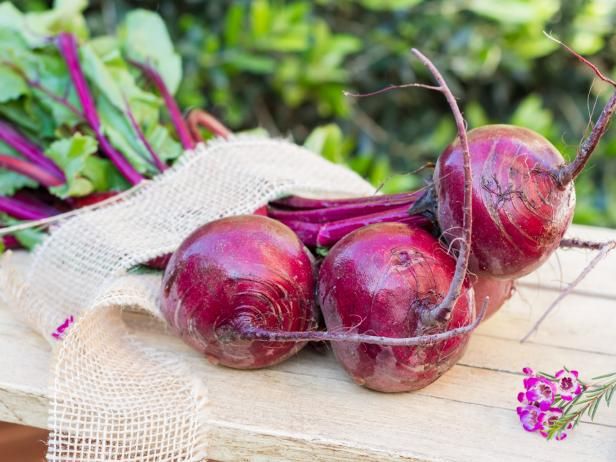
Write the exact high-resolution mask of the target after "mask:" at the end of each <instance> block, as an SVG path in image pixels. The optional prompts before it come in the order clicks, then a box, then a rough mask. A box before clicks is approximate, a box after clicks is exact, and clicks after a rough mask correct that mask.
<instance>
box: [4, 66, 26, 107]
mask: <svg viewBox="0 0 616 462" xmlns="http://www.w3.org/2000/svg"><path fill="white" fill-rule="evenodd" d="M28 93H29V90H28V87H27V85H26V82H24V80H23V78H22V77H21V76H20V75H19V74H17V73H16V72H15V71H14V70H13V69H11V68H9V67H8V66H2V65H0V103H6V102H7V101H10V100H13V99H17V98H19V97H20V96H22V95H27V94H28Z"/></svg>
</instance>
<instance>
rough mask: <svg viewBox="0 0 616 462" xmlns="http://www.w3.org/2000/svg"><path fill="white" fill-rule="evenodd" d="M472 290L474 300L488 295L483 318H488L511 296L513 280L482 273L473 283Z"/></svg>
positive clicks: (513, 285) (513, 288) (513, 286)
mask: <svg viewBox="0 0 616 462" xmlns="http://www.w3.org/2000/svg"><path fill="white" fill-rule="evenodd" d="M473 290H474V291H475V300H484V299H485V298H486V297H489V298H488V300H489V301H488V307H487V309H486V316H485V319H488V318H489V317H490V316H492V315H493V314H494V313H496V312H497V311H498V310H499V309H500V308H501V307H502V306H503V305H504V304H505V302H506V301H507V300H509V299H510V298H511V296H512V295H513V291H514V290H515V281H514V280H513V279H496V278H491V277H489V276H486V275H482V276H479V277H478V278H477V280H476V281H475V282H474V283H473Z"/></svg>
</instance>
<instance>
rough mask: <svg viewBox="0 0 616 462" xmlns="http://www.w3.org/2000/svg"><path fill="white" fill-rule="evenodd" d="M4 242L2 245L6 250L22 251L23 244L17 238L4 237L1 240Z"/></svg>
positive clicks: (11, 236)
mask: <svg viewBox="0 0 616 462" xmlns="http://www.w3.org/2000/svg"><path fill="white" fill-rule="evenodd" d="M0 240H2V244H3V245H4V248H5V249H20V248H21V243H20V242H19V241H18V240H17V238H16V237H15V236H13V235H11V234H9V235H8V236H2V237H1V238H0Z"/></svg>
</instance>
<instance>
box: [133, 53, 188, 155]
mask: <svg viewBox="0 0 616 462" xmlns="http://www.w3.org/2000/svg"><path fill="white" fill-rule="evenodd" d="M129 62H130V63H131V64H132V65H133V66H135V67H137V68H138V69H139V70H140V71H141V72H143V74H144V75H145V76H146V77H147V79H148V80H149V81H150V82H152V84H153V85H154V86H155V87H156V89H157V90H158V92H159V93H160V95H161V96H162V97H163V99H164V100H165V106H167V110H168V111H169V115H170V117H171V121H172V122H173V125H174V126H175V130H176V132H177V135H178V138H179V139H180V142H181V143H182V146H183V147H184V149H193V148H194V147H195V143H194V142H193V140H192V138H191V136H190V131H189V130H188V127H187V125H186V123H185V122H184V118H183V117H182V112H181V111H180V108H179V106H178V103H177V102H176V101H175V99H174V98H173V95H172V94H171V92H170V91H169V88H167V85H166V84H165V81H164V80H163V78H162V77H161V75H160V74H159V73H158V71H156V69H154V68H153V67H152V66H150V65H149V64H145V63H140V62H138V61H134V60H129Z"/></svg>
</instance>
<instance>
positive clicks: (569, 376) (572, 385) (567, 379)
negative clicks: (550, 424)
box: [556, 369, 582, 401]
mask: <svg viewBox="0 0 616 462" xmlns="http://www.w3.org/2000/svg"><path fill="white" fill-rule="evenodd" d="M556 384H557V385H558V393H559V394H560V397H561V398H562V399H563V400H565V401H571V400H572V399H573V398H575V397H576V396H577V395H579V394H580V393H582V385H580V382H579V381H578V371H566V370H564V369H561V370H559V371H558V372H557V373H556Z"/></svg>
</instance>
